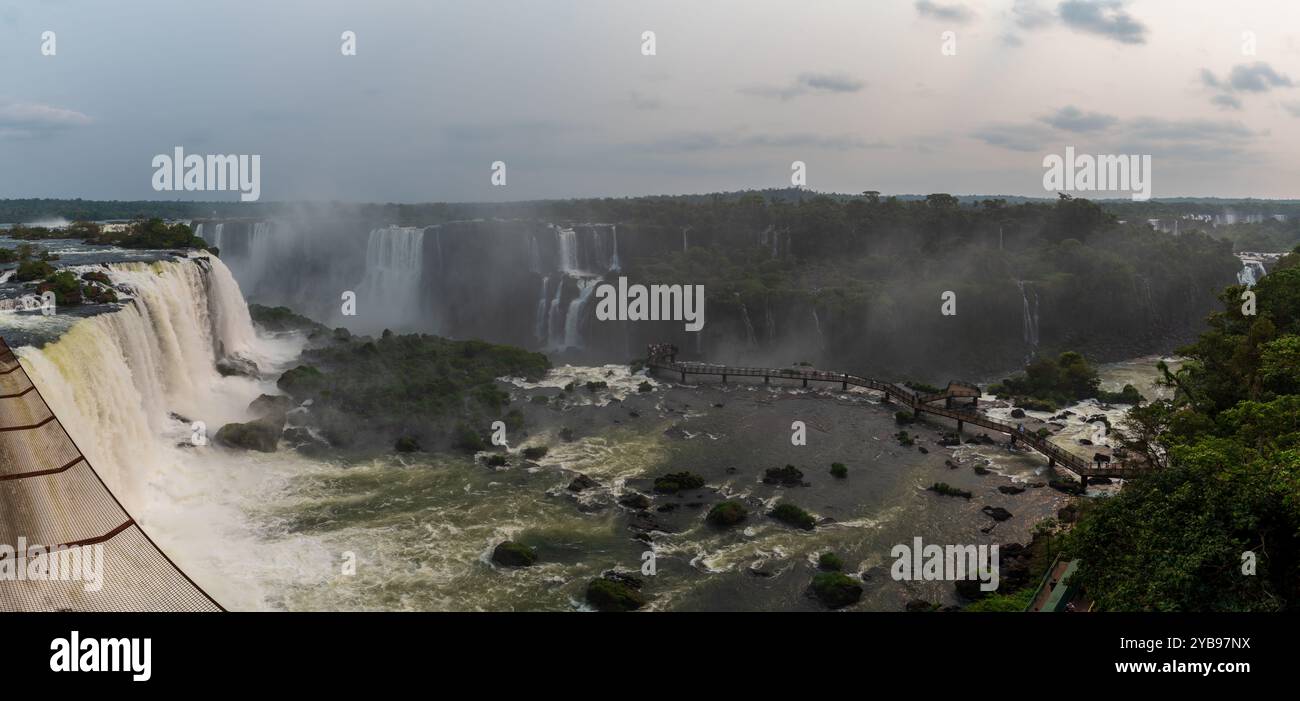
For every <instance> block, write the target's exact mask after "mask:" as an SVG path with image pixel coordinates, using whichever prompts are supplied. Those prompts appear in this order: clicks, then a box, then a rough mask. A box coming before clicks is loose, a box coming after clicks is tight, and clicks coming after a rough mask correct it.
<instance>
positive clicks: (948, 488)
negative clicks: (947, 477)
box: [930, 482, 971, 499]
mask: <svg viewBox="0 0 1300 701" xmlns="http://www.w3.org/2000/svg"><path fill="white" fill-rule="evenodd" d="M930 491H932V492H936V493H938V494H942V495H944V496H946V497H962V498H963V499H969V498H970V496H971V495H970V492H968V491H966V490H964V489H958V488H956V487H954V486H952V485H950V484H948V483H947V482H935V483H934V484H932V485H930Z"/></svg>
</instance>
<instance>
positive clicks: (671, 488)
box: [655, 472, 704, 494]
mask: <svg viewBox="0 0 1300 701" xmlns="http://www.w3.org/2000/svg"><path fill="white" fill-rule="evenodd" d="M703 486H704V478H703V477H700V476H699V475H697V474H695V473H694V472H671V473H669V474H666V475H663V476H662V477H656V478H655V491H656V492H662V493H664V494H672V493H673V492H679V491H682V490H684V489H699V488H700V487H703Z"/></svg>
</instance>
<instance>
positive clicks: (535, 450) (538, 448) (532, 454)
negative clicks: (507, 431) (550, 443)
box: [524, 445, 547, 460]
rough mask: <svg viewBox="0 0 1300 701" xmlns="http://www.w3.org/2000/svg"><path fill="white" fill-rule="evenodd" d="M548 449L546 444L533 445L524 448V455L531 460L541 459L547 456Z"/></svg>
mask: <svg viewBox="0 0 1300 701" xmlns="http://www.w3.org/2000/svg"><path fill="white" fill-rule="evenodd" d="M546 450H547V448H546V446H544V445H531V446H528V447H527V448H524V457H525V458H528V459H529V460H541V459H542V458H544V457H546Z"/></svg>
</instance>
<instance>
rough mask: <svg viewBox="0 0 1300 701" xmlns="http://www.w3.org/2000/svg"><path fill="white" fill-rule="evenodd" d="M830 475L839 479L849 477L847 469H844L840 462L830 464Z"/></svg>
mask: <svg viewBox="0 0 1300 701" xmlns="http://www.w3.org/2000/svg"><path fill="white" fill-rule="evenodd" d="M831 474H832V475H834V476H835V477H838V478H839V479H844V478H845V477H848V476H849V468H847V467H845V466H844V463H842V462H833V463H831Z"/></svg>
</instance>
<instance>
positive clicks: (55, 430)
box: [0, 339, 224, 611]
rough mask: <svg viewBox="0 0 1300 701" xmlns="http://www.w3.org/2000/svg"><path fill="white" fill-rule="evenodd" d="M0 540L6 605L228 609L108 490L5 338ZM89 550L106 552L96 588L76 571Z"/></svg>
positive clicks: (2, 603) (1, 353) (0, 598)
mask: <svg viewBox="0 0 1300 701" xmlns="http://www.w3.org/2000/svg"><path fill="white" fill-rule="evenodd" d="M0 546H8V547H7V548H4V549H2V550H0V611H223V610H224V609H223V608H222V607H221V605H220V604H218V603H217V602H216V601H215V600H214V599H213V598H212V597H211V596H208V594H207V592H205V591H203V589H202V588H200V587H199V586H198V585H197V584H195V583H194V581H193V580H191V579H190V578H189V577H188V576H186V575H185V573H184V572H182V571H181V570H180V568H179V567H177V566H176V564H175V563H173V562H172V561H171V559H170V558H168V557H167V555H166V554H164V553H163V552H162V550H160V549H159V548H158V546H157V545H156V544H155V543H154V542H153V540H151V539H150V538H149V536H148V535H146V534H145V532H144V531H143V530H141V529H140V526H139V525H138V524H137V523H136V522H135V519H133V518H132V517H131V514H129V513H127V511H126V509H125V508H124V507H123V506H122V504H121V503H120V502H119V501H118V500H117V498H116V497H114V496H113V494H112V492H110V491H109V490H108V487H107V486H105V485H104V481H103V480H102V479H100V477H99V475H98V474H97V473H96V472H95V470H94V468H93V467H91V466H90V463H89V462H88V461H87V460H86V458H85V456H84V455H82V454H81V451H80V450H79V449H78V448H77V446H76V444H75V443H74V442H73V441H72V437H71V436H69V435H68V432H67V431H66V430H64V428H63V424H62V423H60V422H59V419H58V418H57V417H56V416H54V413H53V412H52V411H50V407H49V406H48V405H47V404H46V403H45V399H44V398H43V397H41V392H40V390H39V389H37V387H36V386H35V385H34V384H32V381H31V378H30V377H28V376H27V371H26V370H24V369H23V367H22V365H21V364H20V363H19V361H18V357H17V356H16V355H14V352H13V351H12V350H11V349H10V348H9V345H8V344H7V343H5V342H4V339H0ZM88 548H97V550H96V551H94V552H102V560H97V561H98V562H100V565H99V567H100V572H101V577H100V587H99V589H98V590H97V591H88V590H87V585H88V582H86V581H84V580H83V579H81V578H80V577H78V575H77V574H76V573H75V572H72V571H70V570H72V569H73V568H72V567H70V563H73V562H76V563H81V562H83V560H82V558H83V557H92V556H93V553H92V552H91V551H88V550H86V549H88ZM10 552H12V553H13V554H12V555H9V553H10ZM7 555H8V557H6V556H7ZM6 559H12V560H13V562H6V561H5V560H6ZM52 573H57V574H52ZM92 587H93V585H92Z"/></svg>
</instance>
